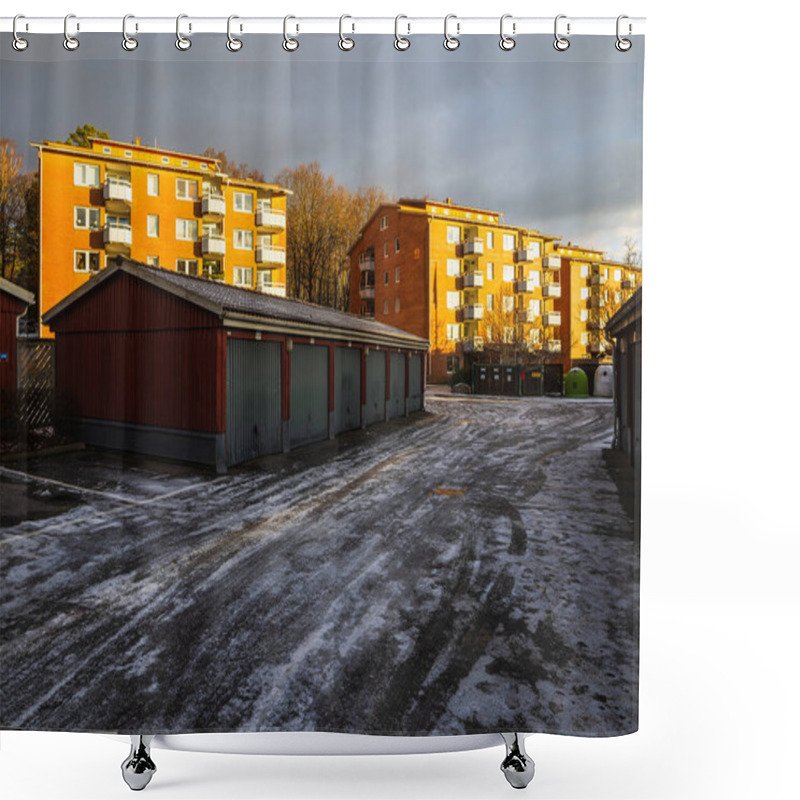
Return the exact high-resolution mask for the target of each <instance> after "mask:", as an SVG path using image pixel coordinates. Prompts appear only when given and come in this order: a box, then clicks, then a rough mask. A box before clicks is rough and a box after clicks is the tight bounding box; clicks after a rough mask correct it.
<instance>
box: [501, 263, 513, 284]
mask: <svg viewBox="0 0 800 800" xmlns="http://www.w3.org/2000/svg"><path fill="white" fill-rule="evenodd" d="M503 280H504V281H505V282H506V283H512V282H513V281H514V265H513V264H503Z"/></svg>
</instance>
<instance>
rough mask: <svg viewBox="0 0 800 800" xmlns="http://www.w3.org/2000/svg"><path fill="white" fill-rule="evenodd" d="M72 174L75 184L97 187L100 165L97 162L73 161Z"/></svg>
mask: <svg viewBox="0 0 800 800" xmlns="http://www.w3.org/2000/svg"><path fill="white" fill-rule="evenodd" d="M73 175H74V177H75V185H76V186H93V187H98V186H99V185H100V167H98V166H97V164H79V163H75V165H74V167H73Z"/></svg>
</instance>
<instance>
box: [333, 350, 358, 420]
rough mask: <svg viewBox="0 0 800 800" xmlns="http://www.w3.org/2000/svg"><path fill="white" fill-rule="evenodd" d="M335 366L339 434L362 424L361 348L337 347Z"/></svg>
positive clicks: (336, 414) (335, 414)
mask: <svg viewBox="0 0 800 800" xmlns="http://www.w3.org/2000/svg"><path fill="white" fill-rule="evenodd" d="M335 366H336V382H335V384H334V385H335V387H336V393H335V397H334V405H335V408H334V433H337V434H338V433H341V432H342V431H352V430H354V429H356V428H358V427H359V426H360V425H361V350H359V349H358V348H355V347H337V348H336V365H335Z"/></svg>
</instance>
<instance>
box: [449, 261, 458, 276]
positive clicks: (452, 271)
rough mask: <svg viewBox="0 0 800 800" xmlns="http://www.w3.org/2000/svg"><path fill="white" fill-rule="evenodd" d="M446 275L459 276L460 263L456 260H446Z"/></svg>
mask: <svg viewBox="0 0 800 800" xmlns="http://www.w3.org/2000/svg"><path fill="white" fill-rule="evenodd" d="M447 274H448V275H460V274H461V262H460V261H459V260H458V259H457V258H448V259H447Z"/></svg>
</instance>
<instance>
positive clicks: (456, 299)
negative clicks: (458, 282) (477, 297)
mask: <svg viewBox="0 0 800 800" xmlns="http://www.w3.org/2000/svg"><path fill="white" fill-rule="evenodd" d="M447 307H448V308H460V307H461V292H448V293H447Z"/></svg>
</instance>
